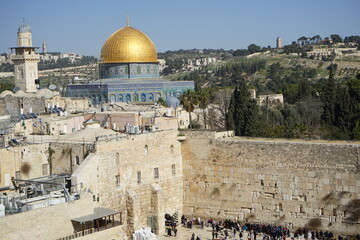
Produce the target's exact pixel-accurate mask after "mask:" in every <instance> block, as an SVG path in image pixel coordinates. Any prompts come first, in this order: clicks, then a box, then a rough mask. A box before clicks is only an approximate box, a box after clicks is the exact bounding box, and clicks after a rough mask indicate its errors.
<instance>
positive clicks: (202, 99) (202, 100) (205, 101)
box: [196, 89, 209, 129]
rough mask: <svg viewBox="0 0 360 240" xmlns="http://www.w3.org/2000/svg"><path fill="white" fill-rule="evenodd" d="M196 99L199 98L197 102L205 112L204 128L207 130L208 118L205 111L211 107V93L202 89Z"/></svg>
mask: <svg viewBox="0 0 360 240" xmlns="http://www.w3.org/2000/svg"><path fill="white" fill-rule="evenodd" d="M196 97H197V101H198V103H199V108H200V109H202V112H203V119H204V127H205V129H206V127H207V126H206V124H207V116H206V112H205V109H206V108H207V106H208V105H209V93H208V92H207V91H205V90H204V89H202V90H200V91H198V92H197V96H196Z"/></svg>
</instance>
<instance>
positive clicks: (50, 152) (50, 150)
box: [47, 146, 55, 175]
mask: <svg viewBox="0 0 360 240" xmlns="http://www.w3.org/2000/svg"><path fill="white" fill-rule="evenodd" d="M48 152H49V156H48V159H47V160H48V163H49V166H50V175H52V154H53V153H55V151H54V149H52V148H51V146H49V147H48Z"/></svg>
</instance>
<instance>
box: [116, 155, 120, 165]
mask: <svg viewBox="0 0 360 240" xmlns="http://www.w3.org/2000/svg"><path fill="white" fill-rule="evenodd" d="M115 162H116V165H119V164H120V156H119V153H116V155H115Z"/></svg>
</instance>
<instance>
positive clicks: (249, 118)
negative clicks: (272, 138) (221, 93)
mask: <svg viewBox="0 0 360 240" xmlns="http://www.w3.org/2000/svg"><path fill="white" fill-rule="evenodd" d="M257 112H258V108H257V104H256V102H255V101H254V100H251V99H250V92H249V90H248V88H247V86H246V83H245V80H244V79H241V80H240V81H239V86H238V87H237V88H235V91H234V93H233V96H232V98H231V102H230V107H229V113H228V115H227V123H228V127H229V128H230V129H234V130H235V135H237V136H253V135H255V133H256V127H255V126H256V120H257Z"/></svg>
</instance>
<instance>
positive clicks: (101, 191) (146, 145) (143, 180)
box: [72, 131, 183, 236]
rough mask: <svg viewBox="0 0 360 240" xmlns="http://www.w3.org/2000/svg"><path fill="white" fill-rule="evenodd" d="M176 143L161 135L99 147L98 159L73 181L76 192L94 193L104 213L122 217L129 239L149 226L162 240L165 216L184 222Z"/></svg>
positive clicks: (87, 161)
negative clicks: (168, 215) (182, 218)
mask: <svg viewBox="0 0 360 240" xmlns="http://www.w3.org/2000/svg"><path fill="white" fill-rule="evenodd" d="M176 137H177V131H163V132H156V133H150V134H141V135H129V136H128V137H127V138H120V137H119V138H118V139H113V140H108V141H99V142H97V144H96V153H94V154H91V155H90V156H89V157H88V158H86V159H85V161H84V162H83V164H82V165H81V166H80V167H79V168H78V169H77V170H76V171H75V172H74V174H73V175H72V184H73V187H74V188H76V189H77V190H78V191H79V192H91V193H93V195H94V196H95V197H96V199H97V200H98V201H99V204H100V205H101V206H102V207H107V208H111V209H114V210H119V211H121V212H123V215H124V221H125V222H126V225H127V227H128V235H129V236H130V235H131V234H132V232H133V231H135V230H136V229H139V228H140V227H146V226H148V224H150V223H151V222H152V224H153V227H154V229H156V230H157V231H158V233H159V234H164V233H165V225H164V224H165V219H164V216H165V214H166V213H168V214H170V215H172V214H174V213H177V214H178V216H179V217H180V216H181V215H182V209H183V181H182V157H181V146H180V143H179V142H178V141H177V140H176ZM155 168H157V169H158V170H157V173H158V175H156V174H155V171H156V170H155ZM139 175H141V177H140V179H139V178H138V176H139Z"/></svg>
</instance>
